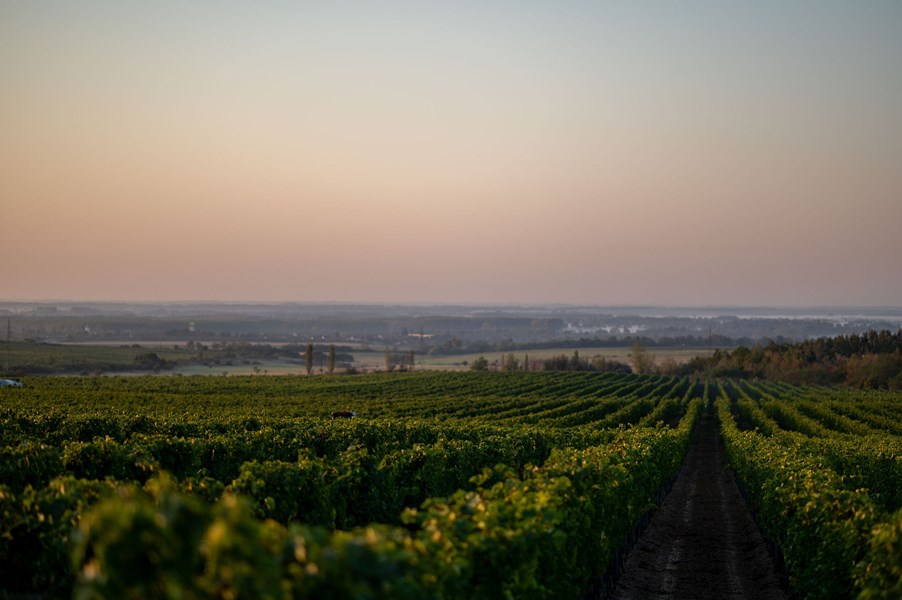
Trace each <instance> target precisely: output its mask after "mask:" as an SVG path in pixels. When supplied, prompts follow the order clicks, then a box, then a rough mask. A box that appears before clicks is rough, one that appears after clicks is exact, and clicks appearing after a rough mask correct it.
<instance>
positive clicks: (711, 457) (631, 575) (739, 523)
mask: <svg viewBox="0 0 902 600" xmlns="http://www.w3.org/2000/svg"><path fill="white" fill-rule="evenodd" d="M725 464H726V454H725V452H724V449H723V445H722V443H721V441H720V437H719V435H718V427H717V421H716V419H714V417H712V416H710V415H707V414H705V415H703V416H702V417H701V418H700V420H699V423H698V425H697V427H696V430H695V432H694V434H693V440H692V446H691V447H690V449H689V454H688V456H687V457H686V464H685V466H684V467H683V470H682V471H681V473H680V475H679V477H678V478H677V480H676V482H675V483H674V485H673V489H671V491H670V493H669V494H668V495H667V497H666V498H665V499H664V502H663V503H662V504H661V508H660V509H659V510H658V511H657V512H656V513H655V515H654V517H653V518H652V520H651V523H649V525H648V527H647V528H646V529H645V531H644V533H643V534H642V537H641V538H639V541H638V542H637V543H636V545H635V547H634V548H633V550H632V552H630V555H629V558H628V559H627V561H626V564H625V565H624V571H623V573H622V574H621V576H620V578H619V580H618V582H617V586H616V588H615V589H614V592H613V594H612V596H611V597H612V598H614V599H615V600H646V599H649V598H660V599H663V598H676V599H680V600H685V599H693V598H704V599H708V598H712V599H713V598H718V599H720V598H734V599H740V598H743V599H744V598H761V599H771V598H773V599H785V598H787V595H786V592H785V591H784V590H783V588H782V587H781V585H780V582H779V579H778V578H777V576H776V575H775V573H774V568H773V562H772V561H771V558H770V555H769V554H768V552H767V547H766V546H765V544H764V540H763V539H762V537H761V534H760V532H759V531H758V527H757V526H756V525H755V522H754V521H753V520H752V516H751V514H750V513H749V511H748V508H747V507H746V505H745V503H744V502H743V500H742V497H741V496H740V495H739V489H738V488H737V487H736V482H735V481H734V480H733V477H732V475H731V474H730V473H729V472H727V471H726V469H725V468H724V467H725Z"/></svg>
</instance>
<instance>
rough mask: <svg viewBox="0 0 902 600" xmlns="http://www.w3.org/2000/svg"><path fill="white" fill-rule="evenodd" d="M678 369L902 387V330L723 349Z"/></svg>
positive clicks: (676, 371) (678, 371) (805, 381)
mask: <svg viewBox="0 0 902 600" xmlns="http://www.w3.org/2000/svg"><path fill="white" fill-rule="evenodd" d="M674 374H687V375H707V376H714V377H737V378H757V379H769V380H776V381H785V382H787V383H794V384H819V385H829V384H847V385H852V386H857V387H862V388H882V389H893V390H898V389H902V330H900V331H897V332H895V333H893V332H890V331H879V332H878V331H870V332H868V333H865V334H861V335H859V334H852V335H842V336H836V337H829V338H825V337H822V338H817V339H813V340H806V341H804V342H798V343H792V344H790V343H777V342H770V343H768V344H766V345H762V344H756V345H755V346H752V347H751V348H749V347H745V346H740V347H738V348H736V349H735V350H732V351H723V350H717V351H715V352H714V354H713V355H711V356H710V357H701V356H700V357H696V358H694V359H692V360H691V361H689V362H688V363H686V364H685V365H679V366H677V367H676V368H675V369H674Z"/></svg>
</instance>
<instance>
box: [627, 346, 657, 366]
mask: <svg viewBox="0 0 902 600" xmlns="http://www.w3.org/2000/svg"><path fill="white" fill-rule="evenodd" d="M632 363H633V372H634V373H654V372H655V357H654V355H651V354H649V353H648V351H647V350H646V349H645V346H643V345H642V343H641V342H639V340H636V341H635V342H633V351H632Z"/></svg>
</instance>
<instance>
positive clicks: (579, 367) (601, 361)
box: [470, 350, 653, 373]
mask: <svg viewBox="0 0 902 600" xmlns="http://www.w3.org/2000/svg"><path fill="white" fill-rule="evenodd" d="M652 360H653V358H652ZM490 369H500V370H501V371H597V372H607V371H618V372H622V373H630V372H632V371H633V369H632V368H630V366H629V365H628V364H626V363H622V362H619V361H616V360H612V359H608V358H605V357H603V356H593V357H592V358H591V359H587V358H582V357H580V355H579V350H574V351H573V354H572V355H571V356H567V355H566V354H558V355H555V356H550V357H548V358H544V359H535V360H530V358H529V354H526V355H525V356H524V357H523V360H522V361H521V360H520V359H518V358H517V357H516V356H515V355H514V354H513V353H512V352H510V353H508V354H505V355H504V357H503V358H502V360H501V363H500V364H499V363H498V362H497V361H496V362H494V363H491V364H490V363H489V361H488V359H486V358H485V357H484V356H480V357H479V358H477V359H476V360H474V361H473V362H472V363H471V364H470V370H472V371H488V370H490Z"/></svg>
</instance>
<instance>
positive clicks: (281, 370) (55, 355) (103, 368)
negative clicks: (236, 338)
mask: <svg viewBox="0 0 902 600" xmlns="http://www.w3.org/2000/svg"><path fill="white" fill-rule="evenodd" d="M574 351H578V352H579V355H580V357H581V358H583V359H589V360H591V359H592V358H594V357H603V358H605V359H607V360H614V361H619V362H623V363H626V364H629V363H630V355H631V350H630V348H611V347H599V348H579V349H575V348H573V347H568V346H561V347H559V348H549V349H542V350H530V351H529V352H526V351H522V350H516V351H513V352H512V353H513V354H514V356H515V357H516V358H517V360H519V361H520V362H521V364H522V361H523V360H524V359H525V358H526V357H527V356H528V357H529V360H530V362H531V363H535V362H540V361H542V360H545V359H547V358H550V357H552V356H560V355H561V354H564V355H566V356H568V357H569V356H572V355H573V353H574ZM712 352H713V349H711V348H685V347H677V348H666V347H662V348H651V349H649V353H650V354H652V355H654V357H655V360H656V362H658V363H659V364H660V363H662V362H663V361H665V360H668V359H672V360H674V361H676V362H677V363H684V362H686V361H688V360H690V359H692V358H694V357H696V356H708V355H710V354H711V353H712ZM149 353H153V354H155V355H156V356H157V357H158V358H159V359H160V360H161V361H167V362H169V363H174V365H175V366H171V367H169V368H161V369H159V372H160V373H161V374H182V375H297V374H304V373H306V368H305V365H304V362H303V359H302V358H301V357H298V358H297V359H288V358H284V357H281V358H275V359H274V358H247V357H241V356H238V357H229V358H217V357H215V356H212V357H210V358H209V359H206V360H205V361H204V362H201V361H199V360H198V358H197V356H196V353H194V352H193V351H191V350H188V349H187V348H185V347H184V346H181V345H174V344H164V343H161V342H145V343H135V344H121V343H112V342H108V343H100V344H91V345H88V344H44V343H32V342H20V341H15V342H11V343H10V344H9V345H7V344H2V350H0V369H3V370H6V369H5V367H6V365H7V364H8V365H9V366H10V374H15V373H16V371H17V368H18V369H19V370H21V369H22V368H23V367H28V371H29V372H31V373H47V374H79V373H82V374H96V373H113V372H115V373H119V374H129V373H136V374H137V373H141V374H147V373H148V372H152V371H153V369H152V368H148V367H147V366H146V365H145V366H144V368H139V366H138V357H139V356H141V355H147V354H149ZM351 354H352V355H353V357H354V362H353V364H352V365H351V366H353V367H354V368H355V369H357V370H358V371H365V372H372V371H384V370H385V351H384V350H368V351H358V350H351ZM506 354H508V352H487V353H474V354H459V355H452V356H431V355H428V354H416V355H415V360H416V368H417V369H429V370H443V371H464V370H468V369H469V366H470V365H471V364H472V363H473V361H474V360H476V359H477V358H479V357H481V356H484V357H485V358H486V359H487V360H488V361H489V365H490V368H492V367H494V366H496V365H500V364H501V362H502V360H503V358H504V356H505V355H506ZM324 369H325V365H321V364H319V361H317V362H316V363H315V364H314V368H313V372H314V373H319V372H321V371H322V370H324ZM336 370H337V371H338V372H342V371H343V365H338V366H337V367H336Z"/></svg>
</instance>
